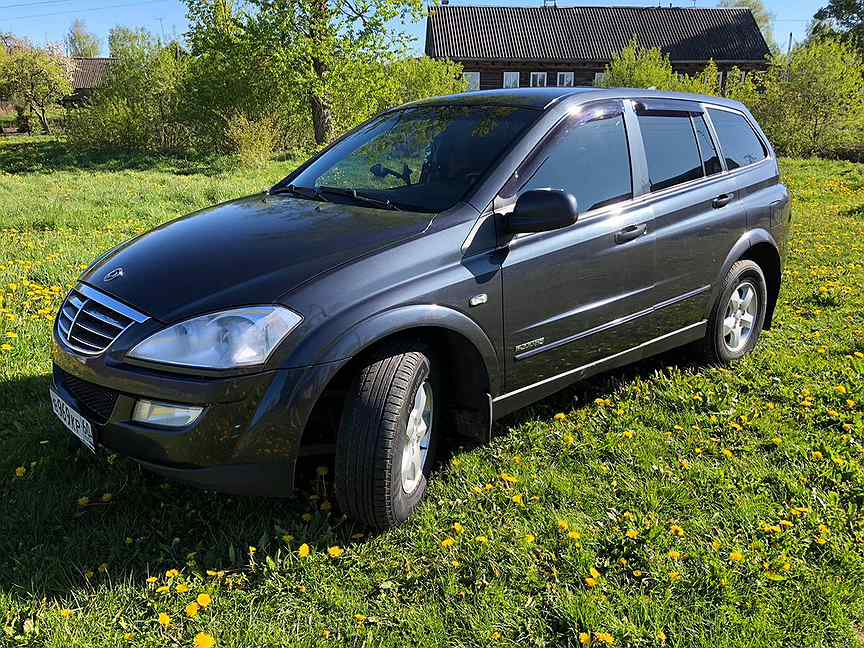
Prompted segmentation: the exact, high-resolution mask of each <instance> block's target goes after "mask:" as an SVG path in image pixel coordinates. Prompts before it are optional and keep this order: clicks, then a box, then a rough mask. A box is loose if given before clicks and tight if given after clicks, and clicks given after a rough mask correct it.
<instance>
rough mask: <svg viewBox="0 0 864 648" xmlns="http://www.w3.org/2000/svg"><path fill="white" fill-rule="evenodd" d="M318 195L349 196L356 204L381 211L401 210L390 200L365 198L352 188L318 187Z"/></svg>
mask: <svg viewBox="0 0 864 648" xmlns="http://www.w3.org/2000/svg"><path fill="white" fill-rule="evenodd" d="M318 193H319V194H324V193H331V194H335V195H337V196H347V197H348V198H351V199H353V200H354V201H355V202H359V203H363V204H365V205H371V206H373V207H380V208H381V209H393V210H396V211H399V208H398V207H397V206H396V205H394V204H393V203H392V202H390V201H389V200H387V199H382V198H373V197H372V196H364V195H363V194H361V193H358V192H357V190H356V189H353V188H351V187H328V186H326V185H321V186H320V187H318Z"/></svg>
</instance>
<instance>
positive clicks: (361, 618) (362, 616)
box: [354, 614, 369, 623]
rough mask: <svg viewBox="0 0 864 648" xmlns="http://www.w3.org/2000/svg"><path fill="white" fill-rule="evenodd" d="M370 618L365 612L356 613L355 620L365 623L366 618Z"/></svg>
mask: <svg viewBox="0 0 864 648" xmlns="http://www.w3.org/2000/svg"><path fill="white" fill-rule="evenodd" d="M368 618H369V617H367V616H366V615H365V614H355V615H354V620H355V621H356V622H357V623H365V622H366V619H368Z"/></svg>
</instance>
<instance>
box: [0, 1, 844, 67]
mask: <svg viewBox="0 0 864 648" xmlns="http://www.w3.org/2000/svg"><path fill="white" fill-rule="evenodd" d="M826 1H827V0H766V5H767V6H768V8H769V9H770V10H771V11H772V12H773V13H774V15H775V19H776V22H775V25H774V32H775V39H776V40H777V42H778V43H781V45H782V46H783V47H784V48H785V46H786V43H787V41H788V38H789V33H790V32H791V33H792V34H793V38H794V39H795V40H801V39H802V38H803V37H804V32H805V29H806V27H807V22H808V21H809V19H810V18H811V17H812V16H813V14H814V13H815V12H816V10H817V9H819V7H820V6H822V5H823V4H826ZM451 2H452V3H454V4H457V3H463V2H464V3H465V4H492V5H500V4H508V5H539V4H541V0H534V2H530V1H527V0H451ZM571 4H579V5H591V4H599V5H643V6H645V5H655V4H657V0H654V1H651V0H599V1H596V2H595V1H591V0H576V1H574V2H566V1H564V0H559V5H560V6H565V5H571ZM662 4H664V5H668V4H669V0H662ZM674 4H675V5H678V6H686V7H689V6H697V7H710V6H714V5H715V4H716V1H715V0H695V1H694V0H675V1H674ZM185 13H186V6H185V4H184V3H183V2H182V1H181V0H137V1H136V0H0V31H11V32H12V33H14V34H17V35H19V36H26V37H28V38H30V39H31V40H33V41H34V42H37V43H44V42H46V41H53V42H59V41H61V40H62V39H63V36H64V35H65V33H66V32H67V31H68V29H69V25H70V23H71V22H72V20H73V19H75V18H76V17H77V18H81V19H82V20H84V22H85V23H86V24H87V27H88V29H90V31H92V32H94V33H96V34H97V35H98V36H99V37H100V38H101V39H102V41H103V49H104V50H105V52H103V53H104V54H107V36H108V30H109V29H111V27H113V26H114V25H128V26H133V27H146V28H147V29H149V30H150V31H152V32H154V33H156V34H162V35H164V36H166V37H169V38H170V37H171V36H172V35H174V34H176V35H178V36H182V34H183V32H184V31H185V30H186V19H185ZM405 29H406V30H407V31H408V32H409V33H410V34H411V35H413V36H414V37H415V38H416V39H417V40H416V44H415V49H416V50H417V51H418V52H420V51H421V50H422V48H423V38H424V34H425V25H424V24H423V23H422V22H421V23H419V24H414V25H406V26H405Z"/></svg>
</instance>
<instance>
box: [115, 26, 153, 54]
mask: <svg viewBox="0 0 864 648" xmlns="http://www.w3.org/2000/svg"><path fill="white" fill-rule="evenodd" d="M155 44H156V39H155V38H154V37H153V34H151V33H150V32H149V31H147V30H146V29H144V28H143V27H123V26H121V25H118V26H116V27H112V28H111V31H109V32H108V51H109V56H111V57H112V58H123V57H124V56H127V55H129V54H130V53H132V52H134V51H140V50H142V49H146V48H150V47H153V46H154V45H155Z"/></svg>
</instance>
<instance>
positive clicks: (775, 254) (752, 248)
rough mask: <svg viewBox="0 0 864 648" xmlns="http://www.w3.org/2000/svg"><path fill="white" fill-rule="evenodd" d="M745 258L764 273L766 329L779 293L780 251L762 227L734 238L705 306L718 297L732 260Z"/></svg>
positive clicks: (710, 304)
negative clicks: (736, 239)
mask: <svg viewBox="0 0 864 648" xmlns="http://www.w3.org/2000/svg"><path fill="white" fill-rule="evenodd" d="M742 259H749V260H751V261H753V262H754V263H756V264H757V265H759V267H760V268H761V269H762V273H763V274H764V275H765V283H766V287H767V291H768V304H767V305H766V309H765V324H764V327H765V328H766V329H768V328H771V322H772V320H773V317H774V309H775V308H776V306H777V299H778V297H779V295H780V283H781V280H782V274H783V268H782V262H781V260H780V252H779V248H778V246H777V241H776V240H775V239H774V237H773V236H772V235H771V233H770V232H768V231H767V230H765V229H761V228H760V229H755V230H751V231H749V232H747V233H745V234H743V235H742V236H741V238H739V239H738V241H736V243H735V245H733V246H732V249H731V250H730V251H729V254H728V255H727V256H726V259H725V261H724V262H723V265H722V267H721V269H720V273H719V274H718V276H717V281H715V282H714V289H713V291H712V293H713V294H712V298H711V300H710V302H709V309H710V308H711V307H712V306H713V304H714V302H715V301H716V300H717V297H718V296H719V291H720V288H721V287H722V285H723V277H725V276H726V274H727V273H728V272H729V269H730V268H731V267H732V265H733V264H734V263H735V262H736V261H741V260H742Z"/></svg>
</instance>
